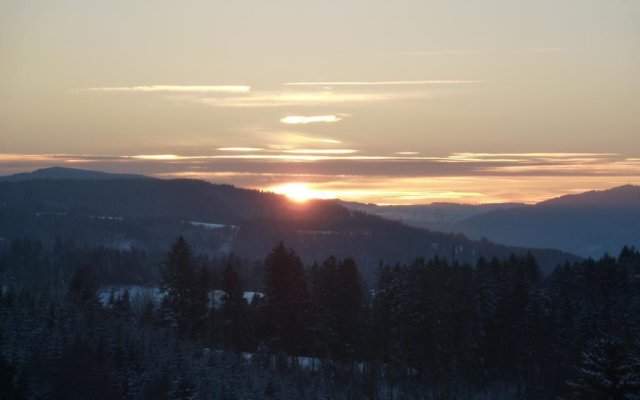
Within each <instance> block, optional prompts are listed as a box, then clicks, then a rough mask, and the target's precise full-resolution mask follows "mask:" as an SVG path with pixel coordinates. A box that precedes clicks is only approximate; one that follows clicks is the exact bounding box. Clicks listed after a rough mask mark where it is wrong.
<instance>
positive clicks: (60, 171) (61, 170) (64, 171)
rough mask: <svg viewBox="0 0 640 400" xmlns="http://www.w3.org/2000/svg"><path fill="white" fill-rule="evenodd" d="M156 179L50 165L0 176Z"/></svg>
mask: <svg viewBox="0 0 640 400" xmlns="http://www.w3.org/2000/svg"><path fill="white" fill-rule="evenodd" d="M144 178H146V179H154V178H151V177H149V176H145V175H136V174H114V173H110V172H102V171H92V170H86V169H78V168H67V167H48V168H41V169H37V170H35V171H33V172H21V173H17V174H13V175H5V176H0V181H4V182H20V181H27V180H34V179H71V180H107V179H144Z"/></svg>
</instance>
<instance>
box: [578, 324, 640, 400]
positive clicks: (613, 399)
mask: <svg viewBox="0 0 640 400" xmlns="http://www.w3.org/2000/svg"><path fill="white" fill-rule="evenodd" d="M569 384H570V386H572V387H573V388H574V394H573V395H574V398H575V399H581V400H600V399H603V400H623V399H624V400H628V399H633V398H638V393H640V359H639V358H638V357H634V356H633V355H632V354H630V351H629V348H628V347H627V346H625V344H624V343H623V342H622V341H621V340H619V339H617V338H615V337H609V336H605V337H601V338H600V339H598V340H596V341H595V342H594V343H593V344H592V345H591V346H590V348H589V349H588V350H587V351H585V352H584V353H583V357H582V365H581V366H580V368H579V370H578V378H577V379H576V380H575V381H574V382H570V383H569ZM634 396H635V397H634Z"/></svg>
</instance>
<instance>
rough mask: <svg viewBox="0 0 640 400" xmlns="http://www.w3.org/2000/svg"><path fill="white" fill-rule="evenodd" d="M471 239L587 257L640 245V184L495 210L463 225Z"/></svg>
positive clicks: (477, 216) (466, 220)
mask: <svg viewBox="0 0 640 400" xmlns="http://www.w3.org/2000/svg"><path fill="white" fill-rule="evenodd" d="M455 228H456V229H457V230H458V231H460V232H463V233H465V234H467V235H469V236H470V237H471V238H480V237H486V238H487V239H489V240H492V241H495V242H497V243H503V244H507V245H511V246H531V247H542V248H544V247H554V248H558V249H561V250H564V251H568V252H571V253H574V254H578V255H581V256H584V257H594V258H596V257H600V256H602V255H603V254H604V253H609V254H617V252H618V251H619V250H620V248H621V247H622V246H623V245H630V246H635V247H640V186H634V185H624V186H619V187H615V188H612V189H608V190H596V191H589V192H585V193H581V194H572V195H566V196H561V197H557V198H554V199H550V200H546V201H543V202H540V203H537V204H534V205H528V206H524V207H518V208H513V209H506V210H494V211H491V212H488V213H484V214H480V215H476V216H473V217H470V218H467V219H465V220H463V221H460V222H459V223H458V224H456V226H455Z"/></svg>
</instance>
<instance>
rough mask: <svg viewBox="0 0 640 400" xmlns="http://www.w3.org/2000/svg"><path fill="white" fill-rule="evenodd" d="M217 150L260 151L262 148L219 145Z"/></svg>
mask: <svg viewBox="0 0 640 400" xmlns="http://www.w3.org/2000/svg"><path fill="white" fill-rule="evenodd" d="M217 150H220V151H240V152H245V151H262V150H264V149H262V148H260V147H219V148H218V149H217Z"/></svg>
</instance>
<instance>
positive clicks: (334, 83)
mask: <svg viewBox="0 0 640 400" xmlns="http://www.w3.org/2000/svg"><path fill="white" fill-rule="evenodd" d="M485 82H486V81H481V80H455V79H448V80H447V79H442V80H420V81H321V82H287V83H285V85H287V86H407V85H460V84H471V83H485Z"/></svg>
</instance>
